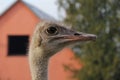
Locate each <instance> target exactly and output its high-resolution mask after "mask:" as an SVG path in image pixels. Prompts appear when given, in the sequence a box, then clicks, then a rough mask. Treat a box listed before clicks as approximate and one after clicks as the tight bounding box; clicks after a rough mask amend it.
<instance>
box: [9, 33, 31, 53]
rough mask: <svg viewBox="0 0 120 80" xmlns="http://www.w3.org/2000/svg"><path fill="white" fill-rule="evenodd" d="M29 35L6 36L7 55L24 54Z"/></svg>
mask: <svg viewBox="0 0 120 80" xmlns="http://www.w3.org/2000/svg"><path fill="white" fill-rule="evenodd" d="M28 42H29V36H25V35H23V36H21V35H18V36H8V55H26V53H27V46H28Z"/></svg>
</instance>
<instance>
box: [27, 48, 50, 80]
mask: <svg viewBox="0 0 120 80" xmlns="http://www.w3.org/2000/svg"><path fill="white" fill-rule="evenodd" d="M43 54H44V53H43V51H42V50H40V49H37V50H36V49H34V51H32V52H31V53H30V54H29V61H30V69H31V73H32V80H47V79H48V76H47V75H48V72H47V71H48V60H49V58H48V57H47V56H44V55H43Z"/></svg>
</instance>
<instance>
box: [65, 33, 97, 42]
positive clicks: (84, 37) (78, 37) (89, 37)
mask: <svg viewBox="0 0 120 80" xmlns="http://www.w3.org/2000/svg"><path fill="white" fill-rule="evenodd" d="M96 38H97V36H96V35H94V34H87V33H80V32H76V33H74V34H72V35H66V36H64V39H65V40H67V41H70V42H76V41H77V42H79V41H95V40H96Z"/></svg>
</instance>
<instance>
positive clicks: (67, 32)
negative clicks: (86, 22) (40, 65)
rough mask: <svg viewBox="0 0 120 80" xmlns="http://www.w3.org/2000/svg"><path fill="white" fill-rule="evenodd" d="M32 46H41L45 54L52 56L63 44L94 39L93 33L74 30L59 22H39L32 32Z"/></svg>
mask: <svg viewBox="0 0 120 80" xmlns="http://www.w3.org/2000/svg"><path fill="white" fill-rule="evenodd" d="M33 39H34V41H33V42H34V43H33V44H34V48H42V50H43V51H44V54H43V55H45V56H48V57H50V56H52V55H54V54H55V53H56V52H58V51H60V50H61V49H62V48H64V47H65V46H68V45H70V44H73V43H76V42H80V41H89V40H95V39H96V36H95V35H93V34H86V33H82V32H76V31H74V30H71V29H69V28H66V27H65V26H63V25H61V24H56V23H52V22H40V23H39V24H38V25H37V28H36V30H35V32H34V38H33Z"/></svg>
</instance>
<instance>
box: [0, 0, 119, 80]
mask: <svg viewBox="0 0 120 80" xmlns="http://www.w3.org/2000/svg"><path fill="white" fill-rule="evenodd" d="M119 6H120V1H119V0H9V1H8V0H0V7H1V8H0V80H31V76H30V71H29V64H28V59H27V49H28V45H29V42H30V39H31V35H32V33H33V30H34V28H35V26H36V24H37V23H38V22H40V21H42V20H50V21H58V22H64V23H66V24H70V25H72V28H73V29H76V30H79V31H81V32H87V33H93V34H96V35H97V40H96V41H94V42H90V43H89V42H88V43H81V44H78V45H76V46H75V47H73V51H72V50H71V49H69V48H65V49H63V50H62V51H60V52H59V53H58V54H57V55H55V56H53V57H52V58H51V60H50V65H49V80H120V77H119V76H120V71H119V70H120V7H119Z"/></svg>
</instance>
